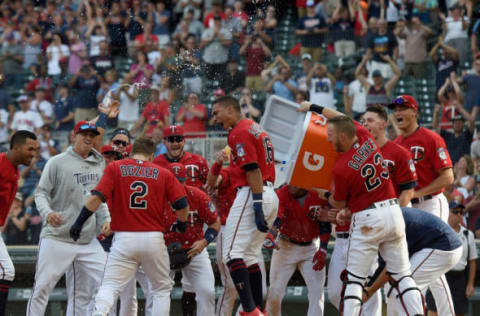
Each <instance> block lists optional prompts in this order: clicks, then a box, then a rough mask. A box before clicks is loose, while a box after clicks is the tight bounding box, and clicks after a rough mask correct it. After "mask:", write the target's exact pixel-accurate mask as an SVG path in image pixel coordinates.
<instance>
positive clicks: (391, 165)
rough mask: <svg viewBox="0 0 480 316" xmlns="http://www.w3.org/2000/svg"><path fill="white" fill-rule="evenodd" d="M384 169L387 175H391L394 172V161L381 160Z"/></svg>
mask: <svg viewBox="0 0 480 316" xmlns="http://www.w3.org/2000/svg"><path fill="white" fill-rule="evenodd" d="M383 163H384V165H385V167H386V168H387V169H388V173H390V174H393V173H394V172H395V161H393V160H388V159H383Z"/></svg>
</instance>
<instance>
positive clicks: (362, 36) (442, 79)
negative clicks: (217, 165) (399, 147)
mask: <svg viewBox="0 0 480 316" xmlns="http://www.w3.org/2000/svg"><path fill="white" fill-rule="evenodd" d="M289 10H290V11H292V12H293V14H290V15H289V14H288V13H287V12H288V11H289ZM290 13H291V12H290ZM479 17H480V5H479V4H478V3H477V2H476V1H469V0H440V1H438V0H390V1H388V0H369V1H362V0H321V1H318V0H315V1H313V0H308V1H307V0H296V1H286V0H285V1H273V0H271V1H270V0H158V1H155V0H152V1H145V0H114V1H109V0H63V1H55V0H43V1H42V0H38V1H29V0H23V1H22V0H6V1H3V2H2V3H1V4H0V42H1V47H0V66H1V72H0V81H1V83H0V84H1V86H0V148H1V151H6V150H7V149H8V144H9V137H10V135H12V134H13V133H14V132H15V131H18V130H29V131H32V132H35V133H36V134H37V135H38V137H39V143H40V150H39V153H38V156H37V157H36V158H35V159H34V160H33V161H32V163H31V165H30V166H24V167H22V169H21V185H20V189H19V194H17V198H16V200H15V203H14V204H13V206H12V210H11V213H10V216H9V220H8V221H7V223H6V225H5V226H4V227H3V230H2V231H3V234H4V237H5V243H6V244H7V245H23V244H37V243H38V240H39V234H40V230H41V226H42V218H41V216H40V215H39V213H38V211H37V210H36V206H35V203H34V199H33V196H32V194H33V192H34V190H35V188H36V185H37V183H38V180H39V178H40V175H41V173H42V169H43V168H44V166H45V164H46V162H47V160H48V159H49V158H50V157H52V156H54V155H56V154H58V153H60V152H62V151H64V150H65V149H66V148H67V146H68V145H69V144H70V143H71V141H70V137H71V133H72V130H73V127H74V125H75V123H76V122H78V121H82V120H90V119H93V118H94V117H95V116H96V115H97V114H98V111H99V107H101V106H102V105H101V104H102V102H103V103H105V102H108V101H111V100H117V101H118V102H119V104H120V105H119V109H118V115H117V117H115V118H113V119H110V120H109V121H108V123H107V127H108V130H109V131H112V130H115V132H114V133H113V134H111V133H110V134H109V135H113V136H112V138H111V143H112V144H113V146H114V147H115V146H117V147H118V146H123V147H126V146H127V145H128V144H130V143H131V139H130V136H131V137H132V138H135V137H139V136H146V137H150V138H152V139H153V140H154V141H155V143H156V144H157V155H159V154H162V153H165V152H166V147H165V144H163V142H164V141H165V140H164V137H163V133H164V132H163V129H164V127H166V126H168V125H170V124H174V123H176V124H180V125H183V128H184V131H185V134H186V137H187V138H190V139H191V142H192V143H193V144H196V138H201V139H204V138H208V137H209V136H210V135H212V134H214V135H216V136H218V135H219V134H218V132H215V131H218V130H219V129H218V127H216V126H215V125H214V122H213V120H212V118H211V116H212V115H211V103H212V101H213V100H214V99H215V98H216V97H219V96H223V95H234V96H235V97H238V99H239V101H240V104H241V106H242V112H243V113H244V115H245V116H246V117H249V118H252V119H254V120H256V121H260V119H261V117H262V113H263V110H264V102H265V100H266V97H267V96H268V95H270V94H274V95H278V96H281V97H283V98H286V99H288V100H291V101H294V102H297V103H300V102H301V101H304V100H310V101H311V102H313V103H316V104H321V105H323V106H325V107H331V108H339V109H341V110H342V111H344V112H345V113H346V114H347V115H349V116H351V117H353V118H355V119H361V115H362V113H364V112H365V110H366V108H367V107H368V106H369V105H374V104H383V105H386V104H388V103H389V102H390V101H391V100H392V99H393V98H394V97H395V95H396V94H397V93H399V92H402V91H403V92H405V90H402V89H403V86H402V85H400V84H401V83H405V82H408V81H409V80H410V81H411V80H420V79H425V80H429V81H432V82H433V88H432V89H431V90H430V89H429V90H428V92H427V93H430V94H433V95H430V96H429V98H430V99H431V100H433V102H432V103H434V104H435V105H434V106H433V111H432V112H431V113H430V112H428V111H427V110H425V111H426V112H425V113H427V114H429V115H430V117H431V119H430V121H428V120H427V121H426V122H427V123H428V122H430V123H431V124H429V127H431V128H432V129H434V130H435V131H437V132H438V133H439V134H440V135H441V136H442V137H443V138H444V139H445V142H446V144H447V147H448V150H449V152H450V155H451V157H452V161H453V163H454V164H455V167H454V171H455V182H454V185H452V186H451V188H450V189H449V190H448V197H449V199H455V200H457V202H458V203H460V204H461V205H463V206H465V212H464V213H463V215H464V220H465V223H466V225H467V226H468V227H469V228H470V229H471V230H473V231H474V232H475V236H476V237H477V238H480V139H477V135H478V133H477V131H476V127H475V122H476V121H477V120H478V112H479V108H480V51H479V46H480V45H479V44H480V19H479ZM288 19H291V20H288ZM286 20H287V21H286ZM295 23H296V25H295ZM280 25H286V26H285V27H286V29H288V31H287V32H290V33H289V34H288V38H290V39H291V38H293V39H295V40H294V41H295V43H298V44H297V45H289V44H290V42H288V44H287V46H285V45H286V44H285V42H284V40H283V39H280V38H279V36H277V33H278V32H279V31H278V29H279V27H280ZM289 25H293V27H291V28H289V27H288V26H289ZM282 27H283V26H282ZM352 61H353V62H352ZM406 92H408V91H406ZM99 104H100V105H99ZM422 106H425V107H424V108H423V109H427V108H428V105H427V104H426V102H423V103H422V102H420V111H421V112H422V111H424V110H423V109H422ZM390 124H391V129H390V130H389V136H390V137H394V136H395V135H396V133H395V124H394V122H393V121H392V122H390ZM212 131H213V132H212ZM479 136H480V135H479ZM192 148H195V147H194V146H193V147H192ZM109 154H111V153H110V152H107V151H106V152H105V156H108V155H109ZM212 162H213V161H212ZM210 163H211V162H210Z"/></svg>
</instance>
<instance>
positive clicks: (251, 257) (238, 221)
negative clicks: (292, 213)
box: [222, 184, 278, 267]
mask: <svg viewBox="0 0 480 316" xmlns="http://www.w3.org/2000/svg"><path fill="white" fill-rule="evenodd" d="M277 212H278V197H277V194H276V193H275V191H274V189H273V185H271V184H269V185H265V186H264V187H263V214H264V216H265V220H266V221H267V223H268V226H269V227H271V226H272V224H273V222H274V220H275V218H276V217H277ZM224 235H225V238H224V244H223V249H222V254H223V262H225V263H228V262H229V261H230V260H232V259H243V261H244V262H245V264H246V265H247V267H248V266H251V265H253V264H255V263H258V256H259V254H261V251H262V245H263V241H264V240H265V236H266V235H267V233H263V232H261V231H259V230H258V229H257V225H256V224H255V213H254V211H253V199H252V193H251V191H250V187H242V188H239V189H238V191H237V196H236V197H235V201H234V202H233V205H232V207H231V209H230V213H229V214H228V218H227V223H226V225H225V231H224Z"/></svg>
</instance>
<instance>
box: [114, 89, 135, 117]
mask: <svg viewBox="0 0 480 316" xmlns="http://www.w3.org/2000/svg"><path fill="white" fill-rule="evenodd" d="M134 89H135V88H134V86H133V85H132V86H130V87H129V88H128V93H130V94H133V91H134ZM119 101H120V106H119V107H118V119H119V120H120V121H127V122H136V121H137V120H138V117H139V116H140V114H139V112H140V107H139V105H138V98H136V99H135V100H133V101H132V100H130V98H129V97H128V96H127V94H126V93H125V92H124V91H122V92H120V97H119Z"/></svg>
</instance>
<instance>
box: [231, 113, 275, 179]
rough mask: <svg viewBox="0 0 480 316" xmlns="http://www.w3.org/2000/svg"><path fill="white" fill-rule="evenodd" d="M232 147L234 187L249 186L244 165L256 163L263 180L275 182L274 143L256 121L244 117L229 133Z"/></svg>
mask: <svg viewBox="0 0 480 316" xmlns="http://www.w3.org/2000/svg"><path fill="white" fill-rule="evenodd" d="M228 146H230V148H231V149H232V163H233V165H232V167H233V170H232V177H231V179H232V184H233V187H234V188H237V187H241V186H247V185H248V183H247V176H246V172H245V169H243V167H244V166H246V165H249V164H252V163H256V164H257V165H258V167H259V168H260V171H261V172H262V178H263V181H270V182H272V183H274V182H275V165H274V161H275V160H274V154H273V145H272V142H271V141H270V137H269V136H268V134H267V133H266V132H265V131H264V130H263V129H262V128H261V127H260V125H258V124H257V123H255V122H254V121H252V120H250V119H247V118H244V119H242V120H241V121H240V122H238V124H237V125H236V126H235V127H234V128H233V129H232V130H231V131H230V133H229V134H228Z"/></svg>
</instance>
